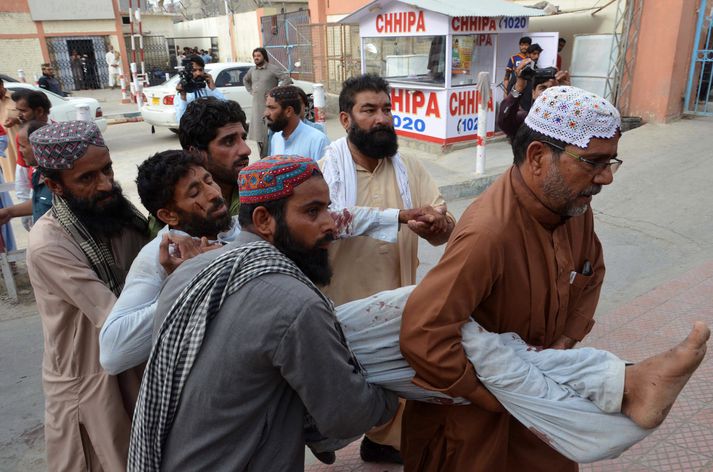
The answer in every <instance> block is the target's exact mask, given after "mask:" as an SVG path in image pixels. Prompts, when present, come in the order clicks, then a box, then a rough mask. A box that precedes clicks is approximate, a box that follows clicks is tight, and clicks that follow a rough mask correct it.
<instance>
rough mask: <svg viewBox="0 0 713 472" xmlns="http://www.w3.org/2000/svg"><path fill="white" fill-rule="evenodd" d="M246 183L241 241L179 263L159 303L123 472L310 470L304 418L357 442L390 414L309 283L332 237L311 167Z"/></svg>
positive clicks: (264, 164)
mask: <svg viewBox="0 0 713 472" xmlns="http://www.w3.org/2000/svg"><path fill="white" fill-rule="evenodd" d="M239 185H240V200H241V203H242V204H241V207H240V215H239V221H240V226H241V228H242V232H241V234H240V235H239V236H238V238H237V239H236V240H235V241H234V242H233V243H230V244H228V245H227V246H225V247H223V248H222V249H218V250H216V251H211V252H208V253H206V254H202V255H200V256H197V257H195V258H193V259H191V260H190V261H186V262H185V263H183V264H182V265H181V267H179V268H178V269H177V270H176V272H174V274H173V275H172V276H171V277H170V278H169V279H168V281H167V282H166V285H165V287H164V289H163V291H162V293H161V296H160V298H159V304H158V313H157V319H156V324H155V331H154V338H155V343H154V347H153V350H152V354H151V357H150V359H149V363H148V365H147V368H146V374H145V377H144V382H143V384H142V390H141V395H140V400H139V404H138V406H137V414H136V417H135V420H136V423H135V427H134V430H133V431H132V438H131V450H130V459H129V469H128V470H129V471H149V470H159V469H161V470H226V471H227V470H255V471H284V470H302V468H303V465H304V441H305V437H304V430H303V419H304V414H305V413H309V414H310V415H311V416H312V418H313V419H314V422H315V425H316V426H317V428H318V429H319V431H320V432H321V433H323V434H324V435H326V436H328V437H335V438H349V437H353V436H355V435H358V434H361V433H363V432H364V431H365V430H367V429H368V428H370V427H372V426H373V425H375V424H379V423H383V422H384V421H387V420H388V419H389V418H390V417H391V416H392V415H393V413H394V411H395V406H396V401H395V398H394V397H393V396H392V395H391V394H388V393H387V392H385V391H383V390H381V389H380V388H378V387H374V386H371V385H369V384H368V383H367V382H366V380H365V378H364V375H363V374H362V372H361V369H360V368H359V366H358V363H356V362H355V361H354V359H352V356H351V355H350V353H349V350H348V349H347V347H346V344H345V341H344V338H343V334H342V333H341V330H340V329H339V327H338V324H337V321H336V318H335V316H334V311H333V307H332V304H331V302H330V301H329V300H328V299H327V298H326V297H324V295H323V294H322V293H321V292H320V291H319V289H318V288H317V287H316V285H315V284H320V285H323V284H325V283H327V282H328V281H329V277H330V275H331V271H330V268H329V263H328V255H327V247H328V245H329V243H330V242H331V241H332V240H333V238H334V236H335V231H336V227H335V224H334V220H333V218H332V216H331V214H330V212H329V210H328V206H329V190H328V188H327V185H326V183H325V182H324V179H323V178H322V176H321V173H320V172H319V169H318V168H317V165H316V163H314V161H312V160H310V159H304V158H281V159H265V160H262V161H259V162H257V163H255V164H252V165H251V166H249V167H247V168H246V169H244V170H243V171H242V172H241V174H240V184H239ZM187 326H195V327H196V329H191V330H186V329H185V328H186V327H187ZM218 367H219V368H218ZM174 379H175V381H174ZM169 384H170V388H166V387H168V386H169ZM157 402H158V403H157ZM159 405H160V406H159ZM155 438H165V441H158V442H157V441H156V440H155Z"/></svg>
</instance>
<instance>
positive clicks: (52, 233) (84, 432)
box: [27, 212, 148, 472]
mask: <svg viewBox="0 0 713 472" xmlns="http://www.w3.org/2000/svg"><path fill="white" fill-rule="evenodd" d="M147 241H148V237H147V236H146V235H143V234H139V233H138V232H137V231H135V230H133V229H125V230H124V231H123V232H122V233H121V234H120V235H119V236H116V237H114V238H112V239H111V249H112V253H113V254H114V258H115V260H116V266H117V267H116V269H117V270H116V273H117V274H118V275H119V276H120V279H119V280H120V281H121V282H122V283H123V280H124V278H125V277H126V273H127V272H128V270H129V267H130V266H131V262H132V261H133V260H134V257H135V256H136V254H138V252H139V250H140V249H141V247H142V246H143V245H144V244H145V243H146V242H147ZM27 268H28V272H29V275H30V282H31V283H32V288H33V289H34V292H35V298H36V300H37V308H38V310H39V312H40V317H41V319H42V330H43V334H44V358H43V361H42V381H43V387H44V393H45V443H46V450H47V468H48V470H51V471H53V472H56V471H72V472H75V471H86V470H91V471H92V472H94V471H97V470H106V471H123V470H125V469H126V457H127V454H128V446H129V432H130V428H131V414H132V411H131V410H132V408H133V404H134V402H135V400H136V396H137V395H138V387H139V384H140V382H141V375H140V371H138V370H130V371H126V372H124V373H122V374H120V375H119V376H112V375H108V374H107V373H105V372H104V371H103V369H102V367H101V365H100V364H99V330H100V328H101V326H102V324H103V323H104V320H105V318H106V316H107V315H108V314H109V312H110V311H111V307H112V306H113V305H114V302H115V301H116V296H115V295H114V294H113V293H112V291H111V290H109V288H108V287H107V286H106V285H105V284H104V283H103V282H102V281H101V280H100V279H99V277H98V276H97V275H96V273H95V272H94V271H93V270H92V268H91V266H90V264H89V261H88V259H87V257H86V256H85V255H84V253H83V252H82V250H81V249H80V247H79V245H78V244H77V242H76V241H75V240H74V239H72V238H71V237H70V236H69V234H67V233H66V232H65V231H64V230H63V229H62V227H61V226H60V224H59V222H58V221H57V219H56V218H55V217H54V215H53V214H52V213H51V212H49V213H47V214H45V215H44V216H43V217H42V218H40V219H39V220H38V221H37V223H35V225H34V226H33V228H32V231H30V238H29V244H28V250H27Z"/></svg>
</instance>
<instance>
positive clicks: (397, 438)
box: [320, 155, 445, 449]
mask: <svg viewBox="0 0 713 472" xmlns="http://www.w3.org/2000/svg"><path fill="white" fill-rule="evenodd" d="M401 160H402V162H403V163H404V166H405V167H406V172H407V175H408V184H409V189H410V191H411V201H412V204H413V207H414V208H420V207H424V206H427V205H433V206H436V205H444V204H445V200H444V199H443V196H442V195H441V194H440V192H439V190H438V186H437V185H436V183H435V182H434V181H433V179H432V178H431V176H430V175H429V174H428V172H427V171H426V169H424V167H423V166H422V165H421V163H420V162H418V160H416V159H410V158H408V157H406V156H403V155H402V156H401ZM320 164H321V165H323V164H324V163H323V162H321V163H320ZM354 165H355V167H356V172H357V201H356V205H357V206H363V207H372V208H398V209H402V210H407V209H408V208H404V204H403V201H402V199H401V194H400V193H399V186H398V182H397V179H396V169H395V168H394V165H393V163H392V161H391V159H382V160H381V161H380V162H379V164H378V165H377V166H376V168H375V169H374V172H369V171H368V170H367V169H365V168H364V167H362V166H360V165H359V164H357V163H355V164H354ZM329 254H330V262H331V264H332V269H333V273H334V275H333V277H332V281H331V283H330V284H329V286H327V287H325V288H324V289H323V291H324V293H326V294H327V296H328V297H329V298H331V299H332V300H333V301H334V303H335V305H341V304H344V303H347V302H350V301H352V300H357V299H360V298H367V297H369V296H371V295H373V294H375V293H377V292H381V291H384V290H393V289H396V288H399V287H404V286H406V285H413V284H415V283H416V269H417V268H418V235H416V233H414V232H413V231H411V230H410V229H408V227H407V226H405V225H402V227H401V229H400V230H399V235H398V241H397V242H396V244H393V243H386V242H384V241H379V240H377V239H373V238H370V237H367V236H359V237H355V238H350V239H343V240H339V241H336V242H334V243H332V244H331V246H330V248H329ZM403 408H404V402H403V401H402V402H400V404H399V410H398V412H397V414H396V416H395V417H394V419H393V420H392V421H390V422H389V423H387V424H385V425H382V426H379V427H377V428H374V429H373V430H372V431H370V432H369V434H368V436H369V438H370V439H371V440H372V441H375V442H377V443H379V444H386V445H389V446H392V447H395V448H396V449H399V448H400V443H401V415H402V413H403Z"/></svg>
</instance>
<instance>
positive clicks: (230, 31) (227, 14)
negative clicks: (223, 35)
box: [223, 0, 233, 62]
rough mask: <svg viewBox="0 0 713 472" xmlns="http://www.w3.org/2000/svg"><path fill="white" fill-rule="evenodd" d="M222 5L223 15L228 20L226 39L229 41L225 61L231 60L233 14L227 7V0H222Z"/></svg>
mask: <svg viewBox="0 0 713 472" xmlns="http://www.w3.org/2000/svg"><path fill="white" fill-rule="evenodd" d="M223 6H224V7H225V17H226V18H227V20H228V40H229V41H230V55H229V56H228V60H227V61H226V62H233V28H232V25H233V15H231V14H230V9H229V8H228V0H223Z"/></svg>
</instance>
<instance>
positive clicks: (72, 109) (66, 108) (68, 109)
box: [5, 82, 107, 132]
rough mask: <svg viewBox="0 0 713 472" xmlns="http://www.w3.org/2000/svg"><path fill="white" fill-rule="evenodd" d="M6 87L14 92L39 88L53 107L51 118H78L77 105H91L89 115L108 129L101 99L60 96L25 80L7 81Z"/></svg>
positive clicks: (98, 124) (101, 126) (60, 119)
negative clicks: (100, 102) (24, 81)
mask: <svg viewBox="0 0 713 472" xmlns="http://www.w3.org/2000/svg"><path fill="white" fill-rule="evenodd" d="M5 88H6V89H7V91H8V93H10V94H12V92H14V91H15V90H19V89H30V90H39V91H40V92H43V93H44V94H45V95H47V98H49V100H50V103H51V104H52V108H50V118H51V119H53V120H54V121H73V120H76V119H77V105H89V115H90V116H91V117H92V119H93V120H94V122H95V123H96V124H97V126H98V127H99V129H100V130H101V131H102V132H103V131H104V130H106V125H107V123H106V118H104V114H103V112H102V109H101V107H100V106H99V101H98V100H97V99H95V98H89V97H60V96H59V95H57V94H56V93H53V92H50V91H49V90H45V89H43V88H40V87H36V86H34V85H31V84H26V83H23V82H5Z"/></svg>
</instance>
